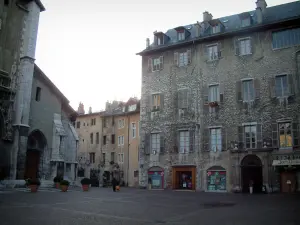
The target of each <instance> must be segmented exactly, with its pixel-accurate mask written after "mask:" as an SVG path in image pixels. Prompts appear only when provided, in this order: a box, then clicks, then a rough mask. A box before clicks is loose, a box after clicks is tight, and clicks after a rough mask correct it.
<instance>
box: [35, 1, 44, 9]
mask: <svg viewBox="0 0 300 225" xmlns="http://www.w3.org/2000/svg"><path fill="white" fill-rule="evenodd" d="M35 2H36V4H37V5H38V6H39V7H40V9H41V12H43V11H45V10H46V8H45V6H44V5H43V3H42V2H41V0H35Z"/></svg>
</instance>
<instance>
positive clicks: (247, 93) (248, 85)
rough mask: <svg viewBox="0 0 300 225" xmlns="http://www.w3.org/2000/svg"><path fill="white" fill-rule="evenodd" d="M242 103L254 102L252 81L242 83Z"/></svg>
mask: <svg viewBox="0 0 300 225" xmlns="http://www.w3.org/2000/svg"><path fill="white" fill-rule="evenodd" d="M242 89H243V101H244V102H250V101H253V100H254V96H255V91H254V83H253V80H244V81H243V82H242Z"/></svg>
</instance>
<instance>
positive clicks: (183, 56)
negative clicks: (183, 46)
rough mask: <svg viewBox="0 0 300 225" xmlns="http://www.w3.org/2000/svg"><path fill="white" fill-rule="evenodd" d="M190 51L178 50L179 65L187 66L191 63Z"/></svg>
mask: <svg viewBox="0 0 300 225" xmlns="http://www.w3.org/2000/svg"><path fill="white" fill-rule="evenodd" d="M188 62H189V58H188V52H187V51H185V52H178V66H179V67H183V66H187V65H188V64H189V63H188Z"/></svg>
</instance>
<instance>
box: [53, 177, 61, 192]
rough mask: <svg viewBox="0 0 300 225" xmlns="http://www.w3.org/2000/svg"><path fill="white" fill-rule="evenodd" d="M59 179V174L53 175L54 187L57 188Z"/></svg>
mask: <svg viewBox="0 0 300 225" xmlns="http://www.w3.org/2000/svg"><path fill="white" fill-rule="evenodd" d="M61 181H62V178H61V177H60V176H56V177H54V179H53V182H54V184H55V188H57V189H58V188H59V186H60V182H61Z"/></svg>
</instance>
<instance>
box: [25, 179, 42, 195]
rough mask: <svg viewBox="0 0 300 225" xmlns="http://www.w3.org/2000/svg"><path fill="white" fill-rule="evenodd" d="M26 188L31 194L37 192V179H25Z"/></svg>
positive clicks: (38, 182)
mask: <svg viewBox="0 0 300 225" xmlns="http://www.w3.org/2000/svg"><path fill="white" fill-rule="evenodd" d="M25 182H26V186H27V187H29V188H30V191H31V192H37V190H38V188H39V186H40V185H41V182H40V180H39V179H26V180H25Z"/></svg>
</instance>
